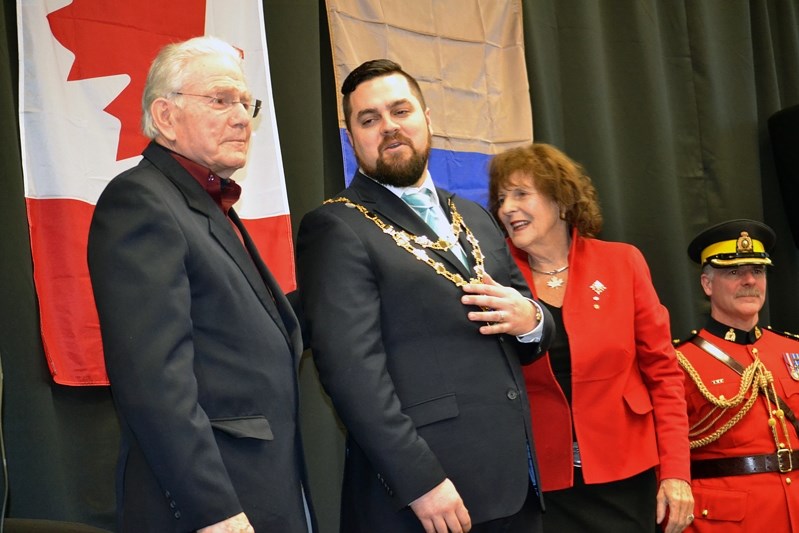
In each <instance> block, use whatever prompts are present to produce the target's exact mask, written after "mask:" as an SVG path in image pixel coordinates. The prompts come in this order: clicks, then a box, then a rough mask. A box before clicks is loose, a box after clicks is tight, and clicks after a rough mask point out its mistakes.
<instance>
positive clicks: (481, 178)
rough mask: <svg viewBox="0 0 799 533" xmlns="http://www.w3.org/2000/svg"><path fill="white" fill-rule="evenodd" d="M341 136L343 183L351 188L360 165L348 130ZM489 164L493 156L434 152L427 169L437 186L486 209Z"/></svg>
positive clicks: (442, 151)
mask: <svg viewBox="0 0 799 533" xmlns="http://www.w3.org/2000/svg"><path fill="white" fill-rule="evenodd" d="M339 134H340V136H341V147H342V153H343V155H344V181H345V183H346V184H347V185H349V184H350V181H352V178H353V176H354V175H355V172H356V171H357V170H358V164H357V163H356V162H355V153H354V152H353V151H352V146H351V145H350V141H349V139H348V138H347V132H346V130H344V129H340V131H339ZM490 161H491V156H490V155H487V154H480V153H477V152H456V151H453V150H440V149H436V148H433V150H432V151H431V152H430V162H429V165H428V166H429V169H430V174H431V175H432V176H433V181H434V182H435V184H436V186H438V187H441V188H444V189H446V190H448V191H450V192H454V193H456V194H458V195H459V196H463V197H464V198H468V199H469V200H473V201H475V202H477V203H478V204H480V205H482V206H483V207H487V206H488V163H489V162H490Z"/></svg>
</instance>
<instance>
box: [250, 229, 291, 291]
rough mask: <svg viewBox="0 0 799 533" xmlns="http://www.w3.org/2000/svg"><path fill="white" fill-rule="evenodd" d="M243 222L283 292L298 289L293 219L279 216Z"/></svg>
mask: <svg viewBox="0 0 799 533" xmlns="http://www.w3.org/2000/svg"><path fill="white" fill-rule="evenodd" d="M242 222H244V226H245V227H246V228H247V232H248V233H249V234H250V236H251V237H252V240H253V241H255V246H256V247H258V252H259V253H260V254H261V257H262V258H263V260H264V261H266V264H267V265H269V270H270V272H272V275H273V276H275V279H277V282H278V283H279V284H280V288H281V289H283V292H291V291H293V290H294V289H296V288H297V278H296V276H295V272H294V245H293V240H292V236H291V217H290V216H289V215H278V216H274V217H269V218H258V219H249V220H243V221H242Z"/></svg>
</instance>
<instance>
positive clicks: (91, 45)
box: [47, 0, 205, 160]
mask: <svg viewBox="0 0 799 533" xmlns="http://www.w3.org/2000/svg"><path fill="white" fill-rule="evenodd" d="M47 19H48V21H49V23H50V30H51V31H52V32H53V36H54V37H55V38H56V39H57V40H58V42H60V43H61V44H62V45H63V46H64V47H65V48H67V49H68V50H70V51H71V52H72V53H73V54H75V62H74V63H73V64H72V68H71V69H70V71H69V75H68V76H67V80H69V81H74V80H85V79H91V78H97V77H103V76H116V75H120V74H127V75H128V76H130V83H129V84H128V86H127V87H125V89H124V90H123V91H122V92H121V93H120V94H119V96H117V97H116V98H115V99H114V100H113V101H112V102H111V103H110V104H109V105H108V106H107V107H106V108H105V111H106V112H107V113H109V114H111V115H113V116H115V117H117V118H118V119H119V120H120V122H121V124H122V127H121V130H120V134H119V144H118V146H117V160H121V159H127V158H129V157H134V156H137V155H139V154H140V153H141V152H142V150H143V149H144V147H145V145H146V144H147V138H146V137H144V135H142V133H141V127H140V124H141V97H142V91H143V90H144V83H145V81H146V78H147V71H148V70H149V68H150V63H151V62H152V60H153V58H155V55H156V54H157V53H158V50H160V49H161V48H162V47H163V46H164V45H166V44H169V43H173V42H178V41H183V40H185V39H188V38H190V37H195V36H197V35H202V34H203V33H204V32H205V0H137V1H135V2H129V1H124V2H120V1H119V0H75V1H74V2H73V3H72V4H70V5H68V6H66V7H63V8H61V9H59V10H56V11H53V12H52V13H50V14H49V15H48V16H47Z"/></svg>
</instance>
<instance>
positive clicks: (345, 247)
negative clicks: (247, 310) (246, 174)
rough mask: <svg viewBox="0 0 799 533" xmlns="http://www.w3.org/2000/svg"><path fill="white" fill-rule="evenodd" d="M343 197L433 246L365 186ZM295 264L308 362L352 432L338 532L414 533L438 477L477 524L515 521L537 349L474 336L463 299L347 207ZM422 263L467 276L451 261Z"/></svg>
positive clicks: (307, 220) (309, 231) (500, 250)
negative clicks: (528, 374) (418, 505)
mask: <svg viewBox="0 0 799 533" xmlns="http://www.w3.org/2000/svg"><path fill="white" fill-rule="evenodd" d="M438 192H439V196H440V199H441V201H442V205H444V206H446V205H447V199H448V198H450V197H452V198H453V199H454V202H455V205H456V207H457V209H458V211H459V212H460V214H461V215H462V216H463V218H464V219H465V220H466V224H467V225H468V227H469V228H470V229H471V231H472V232H473V233H474V235H475V237H477V239H478V240H479V243H480V247H481V248H482V251H483V253H484V254H485V256H486V258H485V266H486V270H487V271H488V272H489V274H491V276H492V277H493V278H494V279H495V280H496V281H497V282H499V283H501V284H503V285H511V286H514V287H516V288H517V289H519V290H520V291H521V292H522V293H523V294H526V295H529V290H528V289H527V287H526V284H525V282H524V279H523V278H522V276H521V274H520V273H519V271H518V269H517V267H516V265H515V264H514V263H513V261H512V259H511V258H510V255H509V253H508V250H507V248H506V245H505V241H504V238H503V236H502V234H501V232H500V230H499V228H498V227H497V225H496V223H495V221H494V220H493V218H492V217H491V216H490V215H489V213H488V212H486V211H485V210H484V209H483V208H482V207H480V206H478V205H477V204H475V203H473V202H471V201H468V200H464V199H461V198H458V197H454V196H453V195H451V194H450V193H447V192H446V191H443V190H441V189H439V190H438ZM342 196H346V197H347V198H349V199H350V200H351V201H352V202H355V203H357V204H360V205H363V206H364V207H366V208H367V209H368V210H370V211H371V212H373V213H375V214H377V216H378V217H379V218H380V219H381V220H383V221H384V222H386V223H388V224H391V225H393V226H394V227H397V228H402V229H404V230H406V231H408V232H410V233H413V234H427V235H428V236H430V237H431V238H432V239H435V236H434V235H433V234H432V233H431V231H430V229H429V228H428V227H427V225H426V224H425V223H424V222H423V221H422V220H421V219H420V218H419V217H418V216H417V215H416V214H415V213H414V211H413V210H412V209H411V208H410V207H408V206H407V205H406V204H405V203H404V202H403V201H402V200H400V199H399V198H398V197H397V196H396V195H394V194H393V193H391V192H390V191H388V190H387V189H386V188H384V187H383V186H381V185H379V184H377V183H375V182H374V181H372V180H371V179H369V178H367V177H365V176H363V175H360V174H359V175H357V176H356V177H355V179H354V181H353V182H352V185H351V186H350V187H349V188H348V189H347V190H345V191H344V192H343V193H342ZM445 211H446V212H449V209H448V208H446V207H445ZM462 245H463V246H464V250H466V251H467V253H469V252H470V251H471V246H470V245H468V244H467V243H466V241H465V240H462ZM297 251H298V274H299V284H300V294H301V297H302V302H303V307H304V312H305V314H306V319H307V321H308V325H309V327H310V335H311V347H312V349H313V354H314V359H315V361H316V364H317V367H318V369H319V375H320V378H321V381H322V383H323V385H324V386H325V388H326V390H327V391H328V393H329V394H330V396H331V398H332V401H333V403H334V405H335V407H336V410H337V412H338V414H339V415H340V417H341V419H342V421H343V422H344V424H345V425H346V427H347V429H348V432H349V433H348V443H347V457H346V465H345V474H344V476H345V477H344V486H343V493H342V500H343V501H342V517H341V520H342V522H341V531H342V532H347V533H353V532H370V533H372V532H375V531H381V532H386V533H387V532H392V531H415V530H418V528H419V522H418V520H417V519H416V518H415V516H414V515H413V513H412V511H410V509H407V508H406V506H407V505H408V504H409V503H411V502H412V501H413V500H415V499H416V498H418V497H419V496H421V495H423V494H424V493H426V492H427V491H429V490H430V489H432V488H433V487H435V486H436V485H437V484H439V483H440V482H441V481H443V480H444V478H445V477H448V478H450V479H451V480H452V481H453V483H454V484H455V487H456V489H457V490H458V491H459V493H460V494H461V496H462V497H463V499H464V501H465V504H466V506H467V508H468V509H469V512H470V514H471V518H472V521H473V522H475V523H479V522H483V521H486V520H490V519H494V518H499V517H503V516H508V515H511V514H513V513H515V512H516V511H518V510H519V509H520V508H521V506H522V503H523V501H524V499H525V496H526V494H527V489H528V484H529V476H528V459H527V448H526V445H527V442H532V436H531V432H530V413H529V410H528V405H527V399H526V395H525V392H524V389H525V387H524V379H523V377H522V372H521V366H520V361H522V360H523V361H526V362H529V361H531V360H533V359H534V358H535V357H536V356H537V355H539V354H540V353H541V349H540V348H541V347H540V346H538V344H532V345H524V344H521V343H519V342H518V341H517V340H516V339H515V338H514V337H512V336H507V335H503V336H484V335H481V334H480V333H479V331H478V328H479V324H477V323H473V322H470V321H469V320H468V319H467V316H466V314H467V311H468V310H469V309H468V308H467V307H466V306H464V305H463V304H462V303H461V302H460V298H461V296H462V295H463V294H464V293H463V291H462V289H461V288H459V287H457V286H456V285H455V284H454V283H452V282H451V281H449V280H447V279H445V278H444V277H443V276H441V275H438V274H436V272H435V271H434V270H433V269H432V268H431V267H430V266H428V265H427V264H425V263H423V262H422V261H419V260H417V259H416V258H415V257H414V256H413V255H411V254H410V253H409V252H407V251H406V250H404V249H402V248H400V247H398V246H397V245H396V244H395V243H394V241H393V239H392V238H391V237H390V236H388V235H386V234H384V233H383V232H382V231H381V230H380V229H378V227H377V226H376V225H375V224H374V223H373V222H372V221H370V220H368V219H367V218H366V217H365V216H364V215H363V214H362V213H360V212H359V211H358V210H357V209H354V208H350V207H347V206H346V205H345V204H341V203H337V204H328V205H324V206H322V207H320V208H318V209H316V210H314V211H312V212H311V213H309V214H308V215H306V216H305V217H304V218H303V221H302V223H301V226H300V232H299V238H298V244H297ZM430 253H431V257H433V258H434V259H435V260H437V261H441V262H442V263H443V264H445V265H446V266H447V268H448V269H450V270H451V271H453V272H455V271H457V272H460V273H461V275H463V276H464V277H465V278H466V279H468V278H469V277H470V276H469V274H468V273H467V272H466V269H465V267H464V266H463V265H462V264H461V263H460V262H459V261H458V259H457V258H456V257H455V256H454V255H453V254H452V253H451V252H434V251H430ZM548 323H549V324H550V325H551V319H550V320H549V321H548ZM548 336H549V335H548V334H547V337H548ZM546 342H547V341H545V343H546ZM545 343H544V344H545Z"/></svg>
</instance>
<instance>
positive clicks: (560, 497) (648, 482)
mask: <svg viewBox="0 0 799 533" xmlns="http://www.w3.org/2000/svg"><path fill="white" fill-rule="evenodd" d="M656 497H657V478H656V476H655V469H654V468H652V469H649V470H645V471H643V472H641V473H640V474H636V475H634V476H632V477H629V478H627V479H622V480H619V481H613V482H610V483H602V484H599V485H586V484H585V482H584V481H583V474H582V469H580V468H575V469H574V486H573V487H571V488H569V489H563V490H553V491H550V492H545V493H544V505H545V506H546V509H547V510H546V512H545V513H544V531H545V532H546V533H606V532H608V531H612V532H613V533H652V531H654V530H655V527H656V526H655V520H656V516H657V515H656V511H657V502H656V500H655V498H656Z"/></svg>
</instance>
